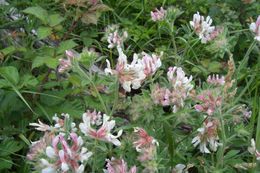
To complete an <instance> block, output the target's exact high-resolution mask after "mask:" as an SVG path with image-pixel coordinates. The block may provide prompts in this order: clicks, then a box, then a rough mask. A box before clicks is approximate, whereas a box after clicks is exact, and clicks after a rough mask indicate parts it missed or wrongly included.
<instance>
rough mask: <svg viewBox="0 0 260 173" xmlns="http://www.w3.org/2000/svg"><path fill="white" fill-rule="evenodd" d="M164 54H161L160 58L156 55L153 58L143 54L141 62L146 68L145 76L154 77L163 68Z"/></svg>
mask: <svg viewBox="0 0 260 173" xmlns="http://www.w3.org/2000/svg"><path fill="white" fill-rule="evenodd" d="M162 54H163V53H161V55H160V56H157V55H155V54H152V56H150V55H149V54H147V53H145V52H142V55H143V58H142V60H140V61H141V63H142V64H143V66H144V74H145V75H146V76H149V75H153V74H154V73H155V72H156V71H157V69H158V68H160V67H161V65H162V62H161V59H160V57H161V56H162Z"/></svg>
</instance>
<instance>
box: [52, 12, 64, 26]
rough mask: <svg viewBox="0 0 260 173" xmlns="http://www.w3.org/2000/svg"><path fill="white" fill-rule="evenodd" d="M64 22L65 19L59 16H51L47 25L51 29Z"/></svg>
mask: <svg viewBox="0 0 260 173" xmlns="http://www.w3.org/2000/svg"><path fill="white" fill-rule="evenodd" d="M64 20H65V19H64V18H63V17H62V16H60V15H59V14H52V15H50V16H49V25H50V26H51V27H54V26H56V25H58V24H60V23H61V22H62V21H64Z"/></svg>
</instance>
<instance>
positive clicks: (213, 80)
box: [207, 74, 225, 86]
mask: <svg viewBox="0 0 260 173" xmlns="http://www.w3.org/2000/svg"><path fill="white" fill-rule="evenodd" d="M207 82H208V83H209V84H213V85H220V86H222V85H224V84H225V77H224V76H221V77H219V75H218V74H213V75H212V76H208V79H207Z"/></svg>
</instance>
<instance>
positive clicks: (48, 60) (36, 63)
mask: <svg viewBox="0 0 260 173" xmlns="http://www.w3.org/2000/svg"><path fill="white" fill-rule="evenodd" d="M44 64H45V65H47V66H48V67H50V68H56V67H57V65H58V60H57V59H55V58H52V57H48V56H45V57H41V56H38V57H36V58H35V59H34V60H33V63H32V69H34V68H36V67H40V66H42V65H44Z"/></svg>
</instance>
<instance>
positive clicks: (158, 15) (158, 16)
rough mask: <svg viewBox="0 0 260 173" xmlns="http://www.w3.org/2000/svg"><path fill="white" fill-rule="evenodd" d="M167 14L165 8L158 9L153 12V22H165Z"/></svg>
mask: <svg viewBox="0 0 260 173" xmlns="http://www.w3.org/2000/svg"><path fill="white" fill-rule="evenodd" d="M166 12H167V11H166V10H164V9H163V7H161V8H160V10H158V9H157V8H156V9H155V11H151V17H152V20H153V21H154V22H156V21H161V20H163V19H164V18H165V16H166Z"/></svg>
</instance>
